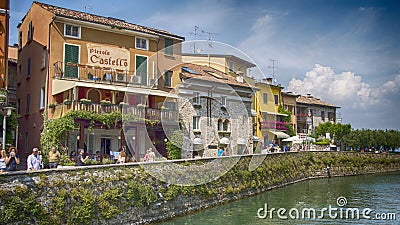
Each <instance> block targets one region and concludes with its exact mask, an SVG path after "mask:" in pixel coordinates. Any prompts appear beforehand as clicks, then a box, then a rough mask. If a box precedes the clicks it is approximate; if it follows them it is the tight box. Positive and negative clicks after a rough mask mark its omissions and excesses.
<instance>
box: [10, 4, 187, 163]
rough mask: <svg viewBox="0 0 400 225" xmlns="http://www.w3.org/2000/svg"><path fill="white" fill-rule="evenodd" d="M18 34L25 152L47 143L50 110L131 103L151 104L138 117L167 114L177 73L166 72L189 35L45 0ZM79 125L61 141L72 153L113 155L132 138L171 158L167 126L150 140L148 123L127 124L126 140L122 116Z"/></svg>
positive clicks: (139, 148)
mask: <svg viewBox="0 0 400 225" xmlns="http://www.w3.org/2000/svg"><path fill="white" fill-rule="evenodd" d="M18 33H19V35H18V36H19V55H18V59H19V60H18V77H17V88H18V91H17V93H18V94H17V98H18V100H17V102H18V104H17V110H18V113H19V114H20V115H22V117H21V118H20V120H19V130H20V137H21V138H20V139H19V146H20V147H19V148H20V150H22V151H23V152H24V153H26V154H28V153H29V152H30V150H31V149H32V148H33V147H36V146H39V145H40V142H39V141H40V135H41V132H42V130H43V121H44V115H46V114H45V113H44V112H45V111H48V115H49V118H52V119H54V118H61V117H63V116H65V115H67V114H68V113H69V112H70V111H90V112H93V113H98V114H103V113H110V112H112V111H119V112H121V107H119V106H120V105H121V104H123V103H122V102H125V103H126V104H128V105H130V106H132V107H137V106H138V105H140V106H142V105H144V106H145V109H143V110H144V111H140V110H139V111H140V112H139V111H135V112H137V113H138V114H137V115H136V116H138V117H143V118H142V119H145V120H147V121H155V120H158V121H159V120H160V118H161V116H162V113H163V112H162V111H161V106H162V105H163V103H164V101H165V100H166V96H168V93H167V92H166V91H167V90H169V87H168V84H170V82H169V81H168V79H171V78H170V76H169V75H168V73H167V74H165V71H167V70H168V68H170V67H171V65H173V64H175V62H176V61H181V56H180V55H181V44H180V43H181V42H182V41H184V38H183V37H181V36H178V35H175V34H172V33H170V32H168V31H164V30H159V29H154V28H149V27H144V26H140V25H137V24H133V23H129V22H126V21H124V20H120V19H117V18H111V17H104V16H99V15H94V14H89V13H84V12H79V11H75V10H71V9H65V8H61V7H57V6H52V5H48V4H43V3H39V2H33V4H32V6H31V8H30V9H29V11H28V12H27V14H26V15H25V16H24V18H23V19H22V22H21V23H20V24H19V25H18ZM151 89H152V91H151V94H149V92H150V90H151ZM169 104H170V105H174V103H173V102H170V103H169ZM171 108H172V107H171ZM130 110H133V109H130ZM132 113H134V112H133V111H132ZM169 113H171V112H169ZM174 115H175V114H174ZM176 115H177V114H176ZM168 118H170V119H171V120H177V116H171V117H168ZM75 124H76V129H75V130H73V131H71V132H69V135H68V137H66V138H65V140H64V141H63V142H62V143H60V145H62V146H65V147H68V148H69V150H70V151H74V150H76V149H77V148H84V149H85V150H87V151H88V152H90V151H93V152H97V151H99V152H100V154H102V155H103V154H104V155H106V154H110V153H111V152H112V151H118V149H119V148H121V147H122V146H124V145H126V144H128V145H132V146H131V147H132V148H130V149H134V152H132V154H133V155H135V156H136V158H139V157H143V155H144V154H145V149H146V148H148V147H149V146H152V145H153V146H156V147H157V148H159V149H161V152H160V153H161V155H163V156H166V153H165V152H163V151H165V150H163V149H165V147H164V146H165V143H164V138H163V134H162V128H159V127H157V126H154V127H152V128H151V130H149V129H148V133H149V136H150V138H148V137H147V135H146V134H145V133H146V132H143V130H145V129H146V126H145V125H144V124H143V123H141V124H135V125H132V127H130V128H125V129H126V130H125V133H126V134H128V135H130V134H131V133H132V135H131V136H133V137H130V140H131V142H129V143H126V142H125V135H124V133H123V132H122V124H121V122H119V123H117V124H115V125H114V126H113V127H107V129H106V128H105V126H103V125H102V124H94V125H93V124H91V125H90V122H89V121H86V120H85V119H82V118H76V119H75ZM89 125H90V126H92V125H93V126H94V127H92V128H93V129H89ZM155 137H158V138H155ZM132 139H133V140H134V141H132ZM160 140H162V141H160Z"/></svg>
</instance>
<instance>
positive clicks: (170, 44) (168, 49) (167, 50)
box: [165, 39, 174, 55]
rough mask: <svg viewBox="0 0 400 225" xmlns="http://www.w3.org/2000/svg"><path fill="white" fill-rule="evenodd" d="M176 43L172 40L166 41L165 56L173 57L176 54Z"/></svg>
mask: <svg viewBox="0 0 400 225" xmlns="http://www.w3.org/2000/svg"><path fill="white" fill-rule="evenodd" d="M173 47H174V41H173V40H172V39H165V54H167V55H173V54H174V48H173Z"/></svg>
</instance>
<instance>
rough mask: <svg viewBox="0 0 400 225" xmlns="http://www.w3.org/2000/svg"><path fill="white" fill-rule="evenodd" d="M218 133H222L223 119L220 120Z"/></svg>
mask: <svg viewBox="0 0 400 225" xmlns="http://www.w3.org/2000/svg"><path fill="white" fill-rule="evenodd" d="M218 131H222V119H219V120H218Z"/></svg>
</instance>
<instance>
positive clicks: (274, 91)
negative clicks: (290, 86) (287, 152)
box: [254, 78, 289, 148]
mask: <svg viewBox="0 0 400 225" xmlns="http://www.w3.org/2000/svg"><path fill="white" fill-rule="evenodd" d="M255 87H256V88H258V89H259V90H257V92H256V95H255V98H254V105H255V110H256V112H257V124H256V135H257V137H258V138H260V140H261V141H262V143H263V146H261V148H265V147H268V146H269V144H278V145H279V144H280V139H282V138H288V137H289V135H287V134H286V133H284V132H283V131H285V130H287V128H286V127H285V122H282V121H283V120H282V117H284V116H287V115H286V114H281V113H279V112H278V108H279V105H282V94H281V92H282V89H283V87H281V86H280V85H274V84H272V78H267V79H264V80H263V81H262V82H256V83H255Z"/></svg>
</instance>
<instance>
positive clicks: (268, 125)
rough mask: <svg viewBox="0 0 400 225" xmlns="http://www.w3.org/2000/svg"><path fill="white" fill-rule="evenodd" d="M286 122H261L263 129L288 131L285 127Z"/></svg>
mask: <svg viewBox="0 0 400 225" xmlns="http://www.w3.org/2000/svg"><path fill="white" fill-rule="evenodd" d="M286 124H287V123H286V122H280V121H262V122H260V127H261V129H276V130H288V128H287V127H286V126H285V125H286Z"/></svg>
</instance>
